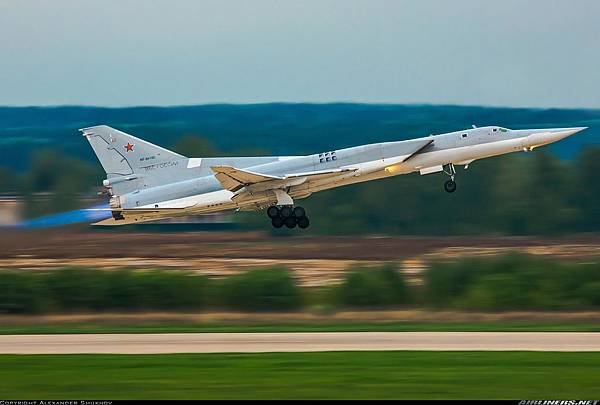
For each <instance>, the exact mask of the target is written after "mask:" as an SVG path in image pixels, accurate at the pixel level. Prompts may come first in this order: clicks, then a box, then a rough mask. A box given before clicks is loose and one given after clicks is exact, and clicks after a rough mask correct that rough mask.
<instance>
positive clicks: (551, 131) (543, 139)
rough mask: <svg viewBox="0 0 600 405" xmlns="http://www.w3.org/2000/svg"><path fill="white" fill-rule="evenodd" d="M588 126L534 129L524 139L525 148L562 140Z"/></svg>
mask: <svg viewBox="0 0 600 405" xmlns="http://www.w3.org/2000/svg"><path fill="white" fill-rule="evenodd" d="M584 129H587V127H573V128H548V129H540V130H534V131H535V132H533V133H532V134H531V135H529V136H527V137H526V138H525V139H524V140H523V147H524V148H525V149H529V148H531V149H533V148H535V147H537V146H541V145H547V144H549V143H552V142H556V141H560V140H561V139H564V138H566V137H568V136H571V135H573V134H576V133H577V132H581V131H583V130H584Z"/></svg>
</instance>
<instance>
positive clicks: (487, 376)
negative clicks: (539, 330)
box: [0, 351, 600, 399]
mask: <svg viewBox="0 0 600 405" xmlns="http://www.w3.org/2000/svg"><path fill="white" fill-rule="evenodd" d="M598 364H600V353H536V352H411V351H408V352H402V351H399V352H330V353H276V354H275V353H271V354H187V355H185V354H184V355H34V356H31V355H26V356H25V355H2V356H0V381H2V383H0V397H2V398H4V399H10V398H19V399H28V398H29V399H33V398H37V399H39V398H44V399H46V398H49V399H50V398H52V399H57V398H61V399H69V398H77V399H86V398H94V399H103V398H108V399H126V398H140V399H168V398H178V399H194V398H202V399H208V398H220V399H224V398H255V399H261V398H268V399H275V398H340V399H344V398H352V399H355V398H422V399H425V398H470V399H477V398H509V399H518V398H545V399H550V398H561V399H565V398H583V399H591V398H598V397H600V384H598V381H599V380H600V369H599V368H598Z"/></svg>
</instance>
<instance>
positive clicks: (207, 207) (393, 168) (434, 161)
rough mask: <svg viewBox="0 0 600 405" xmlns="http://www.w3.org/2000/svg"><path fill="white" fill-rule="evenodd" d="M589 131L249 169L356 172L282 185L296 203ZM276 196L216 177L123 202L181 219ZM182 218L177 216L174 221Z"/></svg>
mask: <svg viewBox="0 0 600 405" xmlns="http://www.w3.org/2000/svg"><path fill="white" fill-rule="evenodd" d="M582 129H584V128H554V129H532V130H508V129H505V128H501V127H482V128H473V129H468V130H464V131H457V132H451V133H447V134H441V135H435V136H434V135H432V136H429V137H425V138H418V139H413V140H408V141H399V142H387V143H379V144H371V145H363V146H358V147H353V148H347V149H340V150H337V151H330V152H325V153H320V154H314V155H308V156H299V157H285V158H277V159H276V160H275V161H271V162H268V163H263V164H258V165H255V166H250V167H247V168H246V169H247V170H249V171H252V172H256V173H262V174H268V175H277V176H286V175H291V174H298V173H306V172H309V171H311V172H313V173H314V172H315V171H319V170H332V169H338V168H339V169H352V170H351V171H347V172H341V173H340V174H339V175H338V176H335V177H327V178H324V179H322V180H319V179H316V180H306V181H301V180H302V179H301V177H300V180H297V181H295V182H294V183H288V184H287V185H286V184H283V183H282V184H283V187H282V188H283V189H284V190H285V192H286V193H287V194H288V195H289V196H290V197H291V198H293V199H300V198H304V197H307V196H308V195H310V194H312V193H314V192H317V191H322V190H326V189H331V188H335V187H339V186H343V185H348V184H354V183H359V182H364V181H370V180H376V179H381V178H385V177H390V176H396V175H399V174H407V173H412V172H420V173H421V174H429V173H435V172H440V171H442V170H443V166H444V165H448V164H453V165H468V164H469V163H471V162H472V161H474V160H478V159H483V158H487V157H491V156H496V155H502V154H506V153H511V152H517V151H523V150H532V149H533V148H535V147H538V146H541V145H545V144H548V143H552V142H555V141H558V140H560V139H563V138H565V137H567V136H569V135H572V134H574V133H576V132H579V131H581V130H582ZM427 140H433V142H431V144H430V145H428V146H427V147H425V148H424V149H423V150H420V151H419V152H418V153H415V154H412V155H411V154H408V153H407V152H406V150H407V147H408V146H409V145H410V144H411V143H415V142H421V143H422V142H424V141H427ZM276 201H277V200H276V196H275V194H274V192H273V190H270V189H261V188H260V187H257V186H254V188H252V187H247V188H245V189H243V190H240V191H236V192H233V191H229V190H227V189H224V188H223V187H221V185H220V183H219V182H218V181H216V179H214V176H210V175H209V176H205V177H202V178H198V179H195V178H193V179H188V180H185V181H181V182H174V183H172V184H167V185H164V186H160V187H154V188H150V189H147V190H141V191H140V190H137V191H135V192H132V193H130V194H126V195H123V196H120V199H119V201H118V203H119V205H120V206H121V207H124V208H133V209H135V208H140V209H152V208H159V209H160V208H172V209H174V210H177V209H185V213H183V212H182V213H181V214H182V215H190V214H201V213H210V212H216V211H223V210H231V209H255V208H261V207H265V206H268V205H270V204H274V203H276ZM173 215H177V214H176V213H174V214H172V215H170V216H173Z"/></svg>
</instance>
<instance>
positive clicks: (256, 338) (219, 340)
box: [0, 332, 600, 354]
mask: <svg viewBox="0 0 600 405" xmlns="http://www.w3.org/2000/svg"><path fill="white" fill-rule="evenodd" d="M350 350H465V351H468V350H502V351H506V350H527V351H563V352H573V351H600V333H594V332H585V333H579V332H313V333H311V332H308V333H148V334H65V335H0V353H2V354H72V353H119V354H156V353H263V352H325V351H350Z"/></svg>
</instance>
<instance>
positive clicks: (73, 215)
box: [15, 204, 111, 229]
mask: <svg viewBox="0 0 600 405" xmlns="http://www.w3.org/2000/svg"><path fill="white" fill-rule="evenodd" d="M103 210H106V211H103ZM110 216H111V212H110V211H109V210H108V205H107V204H102V205H97V206H94V207H90V208H83V209H78V210H73V211H66V212H60V213H58V214H51V215H46V216H43V217H39V218H34V219H29V220H26V221H22V222H20V223H19V224H17V225H15V228H21V229H37V228H54V227H59V226H65V225H72V224H78V223H83V222H96V221H101V220H103V219H106V218H110Z"/></svg>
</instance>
